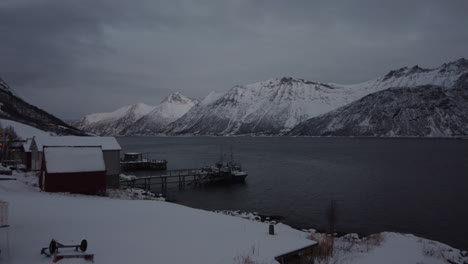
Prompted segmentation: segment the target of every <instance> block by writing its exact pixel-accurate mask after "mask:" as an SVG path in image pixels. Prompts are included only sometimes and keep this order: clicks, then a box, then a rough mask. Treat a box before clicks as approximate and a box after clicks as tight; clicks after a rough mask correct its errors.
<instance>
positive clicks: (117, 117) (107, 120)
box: [74, 103, 155, 136]
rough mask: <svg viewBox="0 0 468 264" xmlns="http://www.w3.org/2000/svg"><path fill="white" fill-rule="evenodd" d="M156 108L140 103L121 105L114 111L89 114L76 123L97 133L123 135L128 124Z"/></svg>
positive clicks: (86, 129)
mask: <svg viewBox="0 0 468 264" xmlns="http://www.w3.org/2000/svg"><path fill="white" fill-rule="evenodd" d="M154 109H155V106H150V105H146V104H143V103H138V104H134V105H128V106H124V107H121V108H119V109H117V110H115V111H113V112H106V113H95V114H90V115H87V116H85V117H83V118H82V119H81V120H80V121H79V122H77V123H75V124H74V125H75V126H76V127H77V128H79V129H81V130H83V131H87V132H90V133H92V134H95V135H100V136H104V135H105V136H118V135H122V134H123V132H122V131H124V130H125V129H126V128H127V127H128V126H130V125H132V124H134V123H135V122H136V121H137V120H138V119H140V118H142V117H143V116H144V115H146V114H148V113H150V112H151V111H153V110H154Z"/></svg>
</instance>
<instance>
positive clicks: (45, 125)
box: [0, 79, 85, 135]
mask: <svg viewBox="0 0 468 264" xmlns="http://www.w3.org/2000/svg"><path fill="white" fill-rule="evenodd" d="M0 118H3V119H9V120H14V121H17V122H20V123H23V124H27V125H29V126H32V127H35V128H38V129H40V130H43V131H50V132H53V133H57V134H60V135H84V134H85V133H83V132H82V131H79V130H77V129H75V128H74V127H72V126H70V125H68V124H67V123H65V122H64V121H62V120H60V119H59V118H57V117H55V116H53V115H51V114H49V113H47V112H46V111H44V110H42V109H40V108H38V107H36V106H34V105H31V104H29V103H28V102H26V101H24V100H23V99H21V98H19V97H18V96H16V95H15V93H14V92H13V90H12V89H11V88H10V87H9V86H8V84H6V83H5V82H4V81H3V80H2V79H0Z"/></svg>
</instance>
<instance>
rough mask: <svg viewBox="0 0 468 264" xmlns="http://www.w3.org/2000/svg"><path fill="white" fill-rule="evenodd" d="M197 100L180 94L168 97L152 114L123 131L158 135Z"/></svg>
mask: <svg viewBox="0 0 468 264" xmlns="http://www.w3.org/2000/svg"><path fill="white" fill-rule="evenodd" d="M196 104H198V101H197V100H193V99H190V98H188V97H186V96H184V95H182V94H180V93H179V92H175V93H173V94H171V95H169V96H168V97H166V98H165V99H164V100H163V101H162V102H161V103H160V104H159V105H157V106H156V107H155V108H154V109H153V110H152V111H151V112H149V113H148V114H146V115H144V116H143V117H141V118H140V119H138V120H137V121H136V122H135V123H133V124H131V125H129V126H128V127H127V128H126V129H124V130H123V132H122V133H123V134H126V135H156V134H160V133H162V132H163V131H164V130H166V129H167V125H168V124H170V123H172V122H174V121H176V120H177V119H179V118H180V117H181V116H183V115H184V114H185V113H187V112H188V111H189V110H190V109H191V108H192V107H193V106H195V105H196Z"/></svg>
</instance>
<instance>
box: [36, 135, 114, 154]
mask: <svg viewBox="0 0 468 264" xmlns="http://www.w3.org/2000/svg"><path fill="white" fill-rule="evenodd" d="M34 141H35V142H36V145H37V149H38V150H39V151H41V150H42V149H43V148H44V147H45V146H55V147H101V148H102V150H121V147H120V145H119V143H118V142H117V140H116V139H115V138H114V137H78V136H63V137H59V136H55V137H53V136H47V137H44V136H39V137H35V138H34Z"/></svg>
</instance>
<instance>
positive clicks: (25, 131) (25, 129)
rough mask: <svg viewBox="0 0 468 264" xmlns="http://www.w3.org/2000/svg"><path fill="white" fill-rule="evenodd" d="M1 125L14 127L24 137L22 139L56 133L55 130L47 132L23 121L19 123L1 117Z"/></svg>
mask: <svg viewBox="0 0 468 264" xmlns="http://www.w3.org/2000/svg"><path fill="white" fill-rule="evenodd" d="M0 125H1V126H2V127H3V128H5V127H13V129H14V130H15V132H16V134H17V135H18V136H19V137H20V138H22V139H27V138H32V137H35V136H36V137H37V136H41V137H47V136H55V135H56V134H55V133H53V132H45V131H42V130H39V129H37V128H35V127H32V126H28V125H25V124H22V123H18V122H15V121H12V120H7V119H0Z"/></svg>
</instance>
